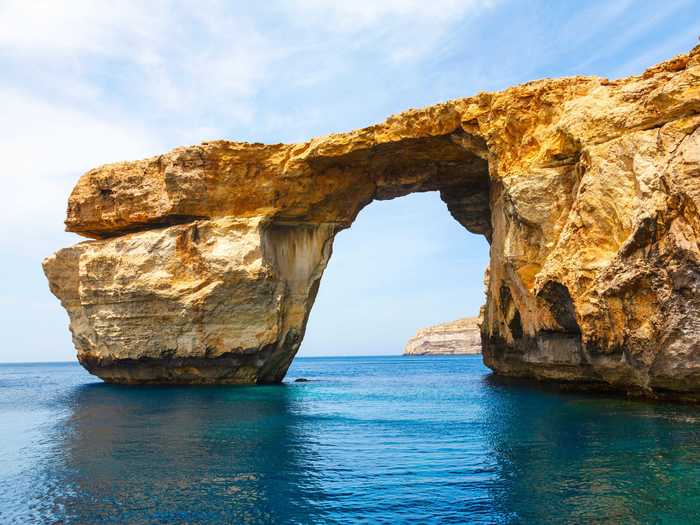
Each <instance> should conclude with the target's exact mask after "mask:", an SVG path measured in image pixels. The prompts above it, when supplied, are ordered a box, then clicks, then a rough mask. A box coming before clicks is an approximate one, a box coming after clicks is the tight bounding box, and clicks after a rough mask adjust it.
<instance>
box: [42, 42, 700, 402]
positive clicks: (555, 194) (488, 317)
mask: <svg viewBox="0 0 700 525" xmlns="http://www.w3.org/2000/svg"><path fill="white" fill-rule="evenodd" d="M699 127H700V47H698V48H695V49H694V50H692V51H691V52H690V53H688V54H686V55H682V56H678V57H676V58H674V59H672V60H669V61H667V62H664V63H662V64H659V65H657V66H655V67H652V68H650V69H648V70H647V71H646V72H645V73H643V74H642V75H639V76H635V77H630V78H626V79H621V80H613V81H610V80H606V79H602V78H594V77H570V78H562V79H553V80H538V81H534V82H529V83H527V84H523V85H521V86H516V87H513V88H510V89H506V90H505V91H502V92H498V93H481V94H478V95H476V96H473V97H469V98H464V99H458V100H452V101H449V102H445V103H442V104H438V105H435V106H431V107H428V108H425V109H420V110H410V111H407V112H405V113H402V114H400V115H396V116H393V117H390V118H389V119H388V120H386V121H385V122H384V123H382V124H377V125H375V126H371V127H368V128H365V129H361V130H357V131H352V132H349V133H341V134H335V135H329V136H327V137H321V138H316V139H312V140H310V141H308V142H305V143H303V144H289V145H284V144H278V145H263V144H246V143H239V142H227V141H217V142H206V143H203V144H200V145H197V146H190V147H184V148H177V149H175V150H173V151H171V152H169V153H166V154H164V155H160V156H158V157H153V158H150V159H145V160H141V161H134V162H123V163H118V164H111V165H107V166H102V167H100V168H96V169H94V170H92V171H90V172H88V173H86V174H85V175H84V176H83V177H82V178H81V179H80V180H79V181H78V183H77V185H76V187H75V189H74V190H73V192H72V194H71V196H70V199H69V202H68V216H67V219H66V225H67V229H68V230H69V231H72V232H76V233H79V234H81V235H84V236H86V237H90V238H92V239H95V240H93V241H89V242H84V243H82V244H78V245H77V246H74V247H72V248H67V249H64V250H61V251H59V252H58V253H56V254H55V255H53V256H51V257H49V258H47V259H46V260H45V262H44V271H45V273H46V275H47V277H48V279H49V282H50V285H51V290H52V291H53V292H54V294H55V295H56V296H57V297H58V298H59V299H60V300H61V302H62V303H63V305H64V306H65V308H66V309H67V310H68V313H69V316H70V323H71V331H72V333H73V341H74V344H75V346H76V348H77V351H78V358H79V360H80V362H81V363H83V364H84V365H85V366H86V367H87V368H88V369H89V370H90V371H91V372H93V373H95V374H97V375H98V376H100V377H102V378H104V379H105V380H107V381H114V382H127V383H129V382H134V383H139V382H156V383H170V382H185V383H217V382H231V383H255V382H276V381H280V380H281V379H282V378H283V377H284V374H285V372H286V370H287V367H288V366H289V364H290V362H291V360H292V358H293V357H294V354H295V352H296V351H297V349H298V348H299V344H300V342H301V339H302V337H303V335H304V328H305V325H306V320H307V318H308V314H309V310H310V308H311V306H312V304H313V301H314V297H315V294H316V290H317V287H318V283H319V280H320V278H321V275H322V273H323V270H324V268H325V266H326V263H327V262H328V258H329V256H330V253H331V248H332V242H333V237H334V235H335V233H337V232H338V231H339V230H341V229H343V228H347V227H349V226H350V225H351V224H352V222H353V220H354V218H355V217H356V216H357V214H358V212H359V211H360V210H361V209H362V207H363V206H365V205H367V204H368V203H369V202H371V201H372V200H374V199H380V200H381V199H392V198H395V197H400V196H403V195H407V194H409V193H412V192H420V191H433V190H434V191H439V192H440V196H441V197H442V199H443V201H444V202H445V203H446V205H447V209H448V210H449V212H450V213H451V214H452V216H453V217H454V218H455V219H456V220H457V221H459V222H460V223H461V224H462V225H463V226H464V227H465V228H466V229H467V230H469V231H471V232H473V233H477V234H481V235H484V236H485V237H486V238H487V239H488V240H489V242H490V244H491V248H490V253H491V260H490V263H489V269H488V282H487V300H486V304H485V306H484V308H483V324H482V327H481V333H482V346H483V354H484V361H485V363H486V364H487V365H488V366H489V367H491V368H492V369H493V370H494V371H495V372H496V373H497V374H501V375H511V376H525V377H533V378H538V379H551V380H557V381H565V382H572V383H575V384H579V385H588V386H596V387H608V388H615V389H619V390H623V391H627V392H631V393H638V394H642V395H647V396H673V397H679V398H696V397H700V295H699V292H700V266H699V259H698V257H699V253H700V251H699V248H698V239H700V215H699V214H698V206H699V205H700V130H699Z"/></svg>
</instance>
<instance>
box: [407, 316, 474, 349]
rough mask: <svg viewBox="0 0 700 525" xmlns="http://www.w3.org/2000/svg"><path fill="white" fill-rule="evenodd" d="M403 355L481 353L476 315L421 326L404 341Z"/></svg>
mask: <svg viewBox="0 0 700 525" xmlns="http://www.w3.org/2000/svg"><path fill="white" fill-rule="evenodd" d="M403 353H404V354H405V355H457V354H480V353H481V329H480V327H479V318H478V317H464V318H463V319H457V320H456V321H452V322H449V323H442V324H436V325H434V326H429V327H427V328H421V329H420V330H418V332H416V335H414V336H413V337H411V338H410V339H409V340H408V343H406V348H405V349H404V352H403Z"/></svg>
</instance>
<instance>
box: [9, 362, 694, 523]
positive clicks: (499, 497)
mask: <svg viewBox="0 0 700 525" xmlns="http://www.w3.org/2000/svg"><path fill="white" fill-rule="evenodd" d="M298 377H305V378H309V379H311V380H312V381H311V382H308V383H294V382H292V381H293V380H294V379H295V378H298ZM699 438H700V408H699V407H694V406H682V405H660V404H651V403H644V402H638V401H626V400H620V399H613V398H603V397H590V396H584V395H578V394H562V393H556V392H553V391H547V390H543V389H536V388H531V387H526V386H522V385H503V384H500V383H499V382H496V381H494V380H493V379H492V378H490V377H489V375H488V370H487V369H486V368H485V367H484V366H483V365H482V364H481V362H480V359H479V358H478V357H445V358H440V357H422V358H421V357H413V358H412V357H368V358H359V357H358V358H306V359H304V358H300V359H297V360H296V361H295V362H294V364H293V366H292V369H291V370H290V373H289V375H288V379H287V383H286V384H285V385H284V386H265V387H211V388H202V387H199V388H180V387H171V388H156V387H140V388H126V387H116V386H109V385H105V384H102V383H100V382H98V381H96V380H95V379H94V378H93V377H92V376H90V375H88V374H87V373H86V372H84V371H83V370H82V369H81V368H80V367H79V366H78V365H75V364H40V365H0V523H2V524H6V523H80V524H83V523H86V524H98V523H132V524H140V523H149V524H150V523H356V522H366V523H391V524H396V523H409V522H411V523H464V522H467V523H536V524H539V523H567V524H570V523H679V524H681V523H682V524H685V523H694V522H698V521H700V439H699Z"/></svg>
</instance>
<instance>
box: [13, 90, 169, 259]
mask: <svg viewBox="0 0 700 525" xmlns="http://www.w3.org/2000/svg"><path fill="white" fill-rule="evenodd" d="M0 100H2V101H3V105H2V107H0V121H2V123H3V125H2V127H0V157H2V159H3V170H2V174H1V175H0V178H1V179H2V186H3V191H4V194H5V195H7V196H8V198H7V199H5V200H4V201H3V206H2V207H1V208H0V223H2V224H3V229H2V233H1V234H0V243H3V244H13V245H19V244H21V245H26V244H27V243H31V241H32V240H33V239H36V238H37V237H38V238H39V239H41V240H45V237H46V236H48V235H57V234H58V233H59V232H60V231H61V230H62V229H63V228H62V223H63V219H64V215H65V207H66V201H67V197H68V194H69V192H70V190H71V188H72V186H73V185H74V184H75V182H76V180H77V179H78V177H79V176H80V175H81V174H82V173H83V172H85V171H87V170H88V169H90V168H92V167H94V166H97V165H99V164H103V163H106V162H114V161H118V160H122V159H129V158H141V157H144V156H147V155H153V154H156V153H158V152H159V150H160V149H162V144H161V143H160V142H159V141H158V140H156V139H154V138H153V137H151V136H150V135H149V134H148V133H147V132H146V130H145V129H143V128H141V127H139V126H136V125H133V124H131V123H128V122H115V121H110V120H109V119H101V118H96V117H94V116H91V115H89V114H86V113H84V112H81V111H80V110H78V109H75V108H70V107H60V106H56V105H55V104H52V103H51V102H50V101H46V100H41V99H38V98H36V97H32V96H30V95H26V94H23V93H20V92H18V91H16V90H11V89H0Z"/></svg>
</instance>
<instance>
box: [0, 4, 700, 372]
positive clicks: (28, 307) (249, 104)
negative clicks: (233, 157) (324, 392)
mask: <svg viewBox="0 0 700 525" xmlns="http://www.w3.org/2000/svg"><path fill="white" fill-rule="evenodd" d="M699 35H700V2H697V1H696V0H695V1H694V0H666V1H649V2H644V1H636V2H633V1H626V0H620V1H598V2H594V1H591V2H576V1H561V2H542V1H540V2H537V1H532V2H520V1H505V0H503V1H499V0H464V1H460V0H431V1H429V2H426V1H421V0H384V1H382V0H354V1H352V2H349V1H335V0H288V1H265V2H219V1H197V2H194V1H192V2H177V1H158V0H154V1H150V2H140V1H134V2H130V1H126V0H124V1H120V2H112V1H100V0H74V1H64V2H59V1H33V2H27V1H26V0H18V1H15V0H0V70H1V71H2V75H0V100H2V104H0V123H1V124H2V125H1V126H0V155H1V157H2V171H1V172H0V173H1V174H0V177H2V188H3V190H4V191H3V195H4V196H5V199H4V200H3V205H2V207H1V208H0V221H2V224H3V227H2V229H1V230H0V257H1V258H0V260H1V261H2V268H1V269H2V272H0V319H1V320H2V321H0V323H1V325H0V326H1V327H2V330H3V338H2V343H1V344H0V361H54V360H68V359H73V348H72V345H71V342H70V335H69V333H68V329H67V317H66V314H65V313H64V311H63V309H62V308H61V307H60V306H59V304H58V301H57V300H56V299H54V298H53V296H51V294H50V293H49V291H48V287H47V285H46V281H45V279H44V277H43V274H42V272H41V268H40V262H41V259H42V258H43V257H44V256H45V255H47V254H49V253H51V252H52V251H54V250H56V249H57V248H60V247H62V246H67V245H69V244H72V243H74V242H77V241H79V240H80V239H79V238H78V237H76V236H74V235H71V234H67V233H65V232H63V218H64V213H65V206H66V199H67V196H68V193H69V191H70V189H71V187H72V185H73V184H74V183H75V181H76V180H77V178H78V177H79V176H80V175H81V174H82V173H83V172H84V171H86V170H87V169H89V168H91V167H94V166H96V165H99V164H102V163H105V162H112V161H117V160H124V159H134V158H140V157H144V156H147V155H153V154H156V153H159V152H162V151H164V150H167V149H169V148H172V147H175V146H178V145H183V144H192V143H197V142H200V141H202V140H206V139H213V138H228V139H236V140H249V141H262V142H288V141H299V140H304V139H306V138H308V137H310V136H314V135H322V134H326V133H329V132H334V131H344V130H349V129H352V128H356V127H360V126H365V125H368V124H371V123H374V122H377V121H380V120H383V119H384V118H386V117H387V116H388V115H390V114H392V113H396V112H399V111H402V110H404V109H407V108H410V107H420V106H424V105H428V104H432V103H434V102H438V101H441V100H444V99H449V98H457V97H462V96H468V95H471V94H474V93H476V92H478V91H480V90H496V89H501V88H504V87H507V86H509V85H511V84H517V83H520V82H524V81H527V80H532V79H535V78H542V77H551V76H563V75H574V74H588V75H600V76H606V77H611V78H614V77H619V76H625V75H629V74H634V73H639V72H641V71H642V70H643V69H644V68H645V67H646V66H649V65H651V64H654V63H655V62H658V61H660V60H663V59H665V58H668V57H670V56H672V55H674V54H677V53H682V52H685V51H687V50H688V49H690V48H691V47H692V46H694V45H695V44H696V43H697V37H698V36H699ZM487 252H488V247H487V245H486V243H485V242H484V241H483V239H481V238H478V237H477V236H474V235H471V234H468V233H467V232H466V231H465V230H463V229H461V228H460V227H459V226H458V225H457V224H456V223H455V222H454V221H452V219H451V218H450V216H449V215H448V213H447V211H446V210H445V208H444V206H443V205H442V203H441V202H440V200H439V198H438V197H437V196H436V195H434V194H425V195H413V196H409V197H405V198H403V199H398V200H395V201H388V202H378V203H373V204H372V205H370V206H369V207H367V208H366V209H365V210H364V211H363V212H362V213H361V214H360V216H359V218H358V220H357V222H356V224H355V225H354V226H353V228H352V229H350V230H346V231H344V232H342V233H341V234H339V236H338V238H337V239H336V244H335V253H334V257H333V259H332V260H331V262H330V265H329V267H328V270H327V272H326V276H325V277H324V280H323V282H322V284H321V289H320V292H319V297H318V300H317V304H316V308H315V309H314V311H313V312H312V316H311V320H310V322H309V327H308V331H307V339H306V341H305V342H304V345H303V347H302V355H320V354H353V353H356V354H371V353H398V352H400V351H401V350H402V347H403V344H404V343H405V340H406V339H407V338H408V337H409V336H410V335H411V334H412V333H413V332H414V331H415V330H416V329H417V328H419V327H421V326H424V325H427V324H431V323H435V322H439V321H442V320H449V319H454V318H457V317H460V316H462V315H468V314H474V313H476V311H477V309H478V306H479V305H480V304H481V302H482V301H483V296H482V283H481V281H482V275H483V269H484V267H485V265H486V261H487V258H488V253H487Z"/></svg>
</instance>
